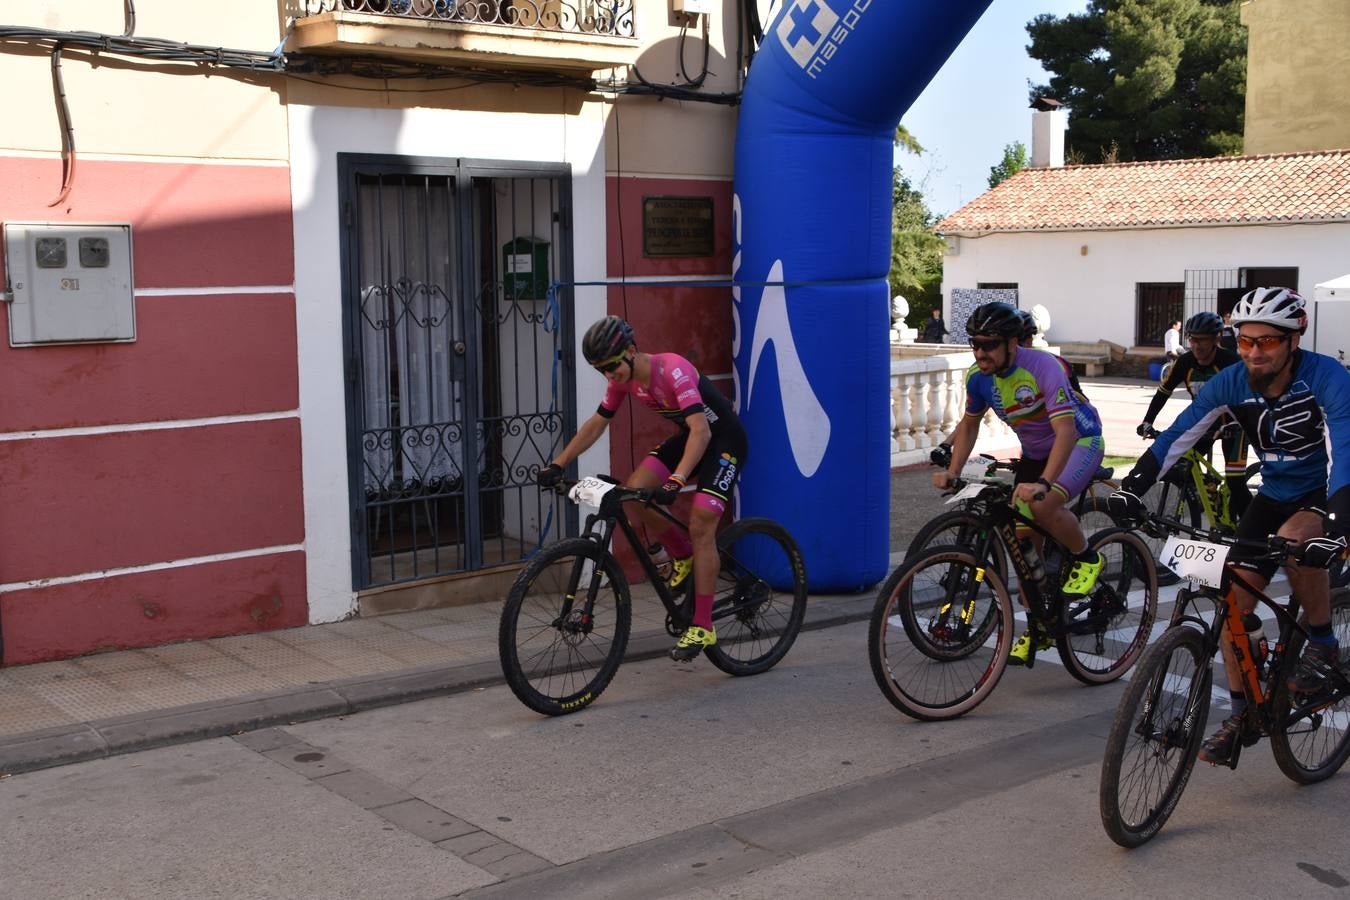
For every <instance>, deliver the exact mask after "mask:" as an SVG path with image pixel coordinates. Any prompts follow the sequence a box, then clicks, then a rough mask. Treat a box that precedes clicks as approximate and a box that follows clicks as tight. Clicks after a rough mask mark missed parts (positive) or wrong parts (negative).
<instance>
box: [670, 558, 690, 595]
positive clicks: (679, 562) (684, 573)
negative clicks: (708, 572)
mask: <svg viewBox="0 0 1350 900" xmlns="http://www.w3.org/2000/svg"><path fill="white" fill-rule="evenodd" d="M693 571H694V558H693V557H692V556H686V557H685V558H684V559H672V560H671V561H670V577H669V578H667V579H666V584H667V585H668V586H669V587H670V589H671V590H672V591H674V590H678V589H679V588H680V587H682V586H683V585H684V583H685V582H686V581H688V580H689V574H690V573H691V572H693Z"/></svg>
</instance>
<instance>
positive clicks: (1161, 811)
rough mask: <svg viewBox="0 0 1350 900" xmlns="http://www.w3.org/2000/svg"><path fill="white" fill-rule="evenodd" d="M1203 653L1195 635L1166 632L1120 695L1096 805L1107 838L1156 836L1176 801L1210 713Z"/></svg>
mask: <svg viewBox="0 0 1350 900" xmlns="http://www.w3.org/2000/svg"><path fill="white" fill-rule="evenodd" d="M1209 656H1210V654H1209V653H1207V652H1206V648H1205V637H1204V635H1202V634H1201V633H1200V632H1199V631H1198V630H1196V629H1195V628H1191V627H1189V626H1185V625H1182V626H1178V627H1176V628H1172V629H1169V630H1168V631H1166V632H1165V633H1164V634H1163V636H1162V637H1161V638H1159V640H1158V643H1156V644H1154V645H1153V647H1152V648H1150V649H1149V651H1148V653H1147V654H1145V656H1144V658H1143V660H1141V661H1140V663H1139V668H1138V669H1137V670H1136V671H1135V673H1134V678H1133V679H1132V680H1131V681H1130V686H1129V688H1128V689H1127V690H1126V691H1125V694H1124V696H1122V697H1121V698H1120V705H1119V706H1117V707H1116V717H1115V721H1114V722H1113V723H1112V724H1111V734H1110V735H1109V736H1108V737H1107V739H1106V756H1105V757H1104V758H1103V759H1102V777H1101V785H1100V788H1099V790H1098V800H1099V805H1100V808H1101V816H1102V825H1103V826H1104V827H1105V828H1106V833H1107V834H1108V835H1110V837H1111V840H1113V841H1115V842H1116V843H1117V844H1119V845H1120V846H1122V847H1138V846H1139V845H1140V844H1143V843H1144V842H1146V841H1148V840H1149V839H1150V838H1152V837H1153V836H1154V835H1155V834H1157V833H1158V831H1159V830H1161V828H1162V827H1163V824H1164V823H1165V822H1166V821H1167V819H1168V817H1169V816H1171V815H1172V810H1174V809H1176V805H1177V801H1178V800H1180V799H1181V792H1182V791H1183V790H1185V788H1186V782H1187V780H1189V778H1190V776H1191V769H1192V768H1193V767H1194V766H1195V757H1196V754H1197V753H1199V752H1200V736H1201V734H1202V733H1203V730H1204V727H1205V717H1206V716H1207V715H1208V714H1209V693H1210V684H1211V681H1212V678H1213V672H1212V670H1211V668H1210V660H1209Z"/></svg>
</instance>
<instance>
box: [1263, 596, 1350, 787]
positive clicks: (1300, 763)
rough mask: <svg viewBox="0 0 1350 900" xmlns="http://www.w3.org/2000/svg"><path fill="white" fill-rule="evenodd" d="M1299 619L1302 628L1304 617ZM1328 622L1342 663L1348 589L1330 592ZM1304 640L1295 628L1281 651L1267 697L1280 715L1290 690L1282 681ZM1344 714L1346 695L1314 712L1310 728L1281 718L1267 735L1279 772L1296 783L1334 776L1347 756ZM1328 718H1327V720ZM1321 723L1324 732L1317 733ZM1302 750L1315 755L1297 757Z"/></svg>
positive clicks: (1348, 642) (1349, 628) (1349, 705)
mask: <svg viewBox="0 0 1350 900" xmlns="http://www.w3.org/2000/svg"><path fill="white" fill-rule="evenodd" d="M1301 618H1302V621H1303V623H1304V625H1305V627H1306V625H1307V616H1306V615H1304V616H1302V617H1301ZM1331 623H1332V628H1333V629H1334V630H1335V634H1336V637H1337V639H1338V640H1339V642H1340V645H1341V657H1342V660H1341V661H1342V665H1344V664H1345V655H1346V652H1347V650H1350V591H1346V590H1339V591H1336V592H1334V593H1333V594H1332V595H1331ZM1305 641H1306V639H1305V638H1304V637H1303V635H1302V634H1300V633H1299V632H1297V631H1295V632H1294V633H1293V634H1292V635H1291V636H1290V639H1289V644H1288V646H1287V647H1286V648H1285V651H1284V657H1283V661H1282V662H1281V664H1280V672H1279V674H1278V676H1277V678H1276V682H1275V691H1274V695H1273V697H1272V698H1271V708H1272V709H1273V710H1275V712H1276V714H1277V715H1280V716H1281V717H1283V716H1284V713H1285V712H1286V711H1287V710H1288V709H1289V708H1290V691H1289V686H1288V685H1287V684H1286V681H1287V680H1288V678H1289V676H1290V675H1292V674H1293V672H1294V669H1295V667H1296V666H1297V665H1298V658H1299V656H1300V655H1301V653H1302V651H1303V645H1304V643H1305ZM1348 717H1350V697H1342V698H1341V699H1340V700H1339V701H1338V702H1336V703H1335V704H1334V705H1333V706H1331V707H1330V708H1328V709H1326V710H1323V711H1320V712H1319V713H1317V714H1316V715H1315V719H1314V721H1315V728H1313V730H1308V729H1309V728H1310V723H1308V722H1307V721H1306V720H1300V721H1298V722H1292V723H1291V722H1289V721H1287V720H1284V719H1283V718H1282V719H1281V721H1279V722H1277V723H1276V725H1275V727H1274V728H1273V729H1272V730H1271V734H1270V752H1271V754H1272V755H1273V756H1274V757H1275V764H1276V765H1278V766H1279V767H1280V771H1281V772H1283V773H1284V774H1285V775H1286V776H1287V777H1288V778H1289V779H1290V780H1292V781H1295V782H1297V783H1299V784H1315V783H1317V782H1319V781H1324V780H1326V779H1328V778H1330V777H1331V776H1332V775H1335V774H1336V772H1337V770H1339V769H1340V767H1341V766H1342V765H1344V763H1345V760H1346V758H1347V757H1348V756H1350V727H1345V725H1344V723H1345V721H1346V719H1347V718H1348ZM1328 719H1330V720H1331V721H1330V722H1328ZM1336 722H1340V723H1342V729H1341V731H1340V733H1339V734H1336V733H1335V731H1334V725H1335V723H1336ZM1291 725H1292V726H1293V727H1292V729H1291ZM1324 726H1325V727H1326V728H1327V729H1328V731H1327V732H1326V733H1325V734H1320V735H1319V733H1320V732H1321V731H1322V728H1323V727H1324ZM1305 749H1308V750H1310V751H1311V752H1312V753H1315V754H1316V756H1313V757H1312V758H1310V759H1307V760H1304V759H1302V758H1300V756H1301V751H1303V750H1305Z"/></svg>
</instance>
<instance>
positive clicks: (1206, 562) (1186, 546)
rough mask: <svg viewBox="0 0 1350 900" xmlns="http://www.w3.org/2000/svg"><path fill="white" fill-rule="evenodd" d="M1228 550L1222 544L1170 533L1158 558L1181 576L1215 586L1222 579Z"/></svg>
mask: <svg viewBox="0 0 1350 900" xmlns="http://www.w3.org/2000/svg"><path fill="white" fill-rule="evenodd" d="M1228 550H1229V548H1228V547H1226V546H1224V545H1223V544H1211V543H1208V542H1206V541H1192V540H1187V539H1186V538H1179V537H1177V536H1176V535H1172V536H1171V537H1169V538H1168V539H1167V543H1165V544H1163V548H1162V553H1161V554H1159V555H1158V560H1159V562H1161V563H1162V564H1163V565H1165V566H1167V568H1169V569H1171V570H1172V571H1173V572H1176V573H1177V574H1178V575H1180V576H1181V577H1182V578H1188V579H1190V580H1191V581H1194V582H1195V583H1197V584H1203V585H1205V586H1207V587H1214V588H1216V587H1219V586H1220V582H1221V580H1222V579H1223V564H1224V563H1225V562H1226V561H1227V559H1228Z"/></svg>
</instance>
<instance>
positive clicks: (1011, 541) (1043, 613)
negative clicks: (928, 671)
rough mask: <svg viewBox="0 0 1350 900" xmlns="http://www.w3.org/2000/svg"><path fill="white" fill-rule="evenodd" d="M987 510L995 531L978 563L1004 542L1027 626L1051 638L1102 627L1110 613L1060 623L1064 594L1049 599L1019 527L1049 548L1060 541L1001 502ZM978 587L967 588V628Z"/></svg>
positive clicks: (978, 551) (988, 534) (963, 615)
mask: <svg viewBox="0 0 1350 900" xmlns="http://www.w3.org/2000/svg"><path fill="white" fill-rule="evenodd" d="M987 483H997V484H1006V482H1003V481H1001V480H998V479H993V480H992V481H989V482H987ZM977 499H978V498H977ZM983 508H984V510H985V513H986V515H988V516H989V518H990V520H991V525H992V528H991V529H989V530H986V531H984V532H983V535H982V537H981V538H980V540H979V542H978V544H976V546H975V547H974V548H973V550H974V555H975V558H976V559H978V560H983V559H987V558H988V555H989V550H990V544H991V543H992V542H993V541H994V540H999V541H1001V542H1002V543H1003V546H1004V549H1005V550H1006V552H1007V554H1008V558H1009V559H1010V560H1011V562H1012V567H1013V571H1014V573H1015V574H1016V575H1017V579H1018V581H1019V582H1020V584H1021V596H1022V599H1023V605H1024V606H1026V607H1027V610H1028V616H1027V624H1028V626H1029V627H1030V628H1031V629H1032V630H1033V631H1034V632H1036V635H1040V634H1045V635H1048V636H1050V637H1054V638H1058V637H1061V636H1063V635H1067V634H1088V633H1091V632H1092V631H1094V630H1095V629H1096V628H1097V627H1098V626H1099V625H1100V624H1101V619H1102V617H1106V618H1109V615H1110V613H1109V611H1108V612H1104V613H1100V614H1099V615H1096V616H1091V615H1089V616H1086V617H1084V618H1082V619H1078V620H1075V621H1074V622H1073V624H1072V625H1065V624H1063V623H1061V622H1059V621H1056V616H1055V615H1054V614H1055V613H1058V612H1060V611H1062V609H1063V603H1064V600H1065V598H1064V595H1063V594H1061V593H1059V592H1058V591H1054V592H1052V593H1050V596H1049V597H1047V590H1046V586H1045V584H1043V583H1042V582H1043V581H1044V580H1045V577H1046V576H1043V577H1042V579H1041V581H1037V580H1036V579H1035V578H1033V577H1032V571H1031V566H1030V565H1028V563H1027V561H1026V557H1025V556H1024V555H1023V553H1022V544H1021V541H1020V540H1019V538H1018V537H1017V530H1018V529H1019V528H1028V529H1030V530H1032V531H1035V532H1037V533H1038V534H1040V535H1041V536H1042V537H1043V538H1044V539H1045V541H1047V542H1049V545H1052V546H1055V547H1060V545H1059V542H1058V541H1056V540H1055V539H1054V538H1053V537H1052V536H1051V535H1050V533H1049V532H1048V531H1046V530H1045V529H1044V528H1043V527H1041V525H1040V524H1038V523H1037V522H1036V521H1035V519H1033V518H1031V517H1029V516H1026V515H1024V514H1023V513H1022V512H1021V511H1020V510H1018V509H1017V508H1015V507H1013V506H1010V505H1008V504H1005V503H1002V502H998V501H995V502H990V501H985V503H984V504H983ZM1043 546H1045V545H1043ZM1060 549H1061V551H1062V550H1063V548H1062V547H1061V548H1060ZM1041 555H1042V557H1045V556H1046V555H1047V554H1046V552H1045V551H1044V550H1042V553H1041ZM978 585H979V578H977V579H976V580H975V581H973V582H972V583H971V584H969V585H967V586H966V594H967V596H966V597H965V599H964V600H962V601H961V611H960V613H959V614H958V615H959V617H960V619H961V621H962V623H963V624H964V625H967V626H968V625H969V624H970V621H971V619H972V618H973V611H974V603H975V593H976V590H977V588H978ZM1083 599H1084V601H1085V602H1090V601H1089V599H1088V598H1086V597H1085V598H1083ZM949 602H950V600H949ZM1035 660H1036V652H1035V641H1034V640H1033V642H1032V649H1031V655H1030V656H1029V658H1028V660H1027V666H1028V668H1030V667H1031V666H1032V665H1034V664H1035Z"/></svg>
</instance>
